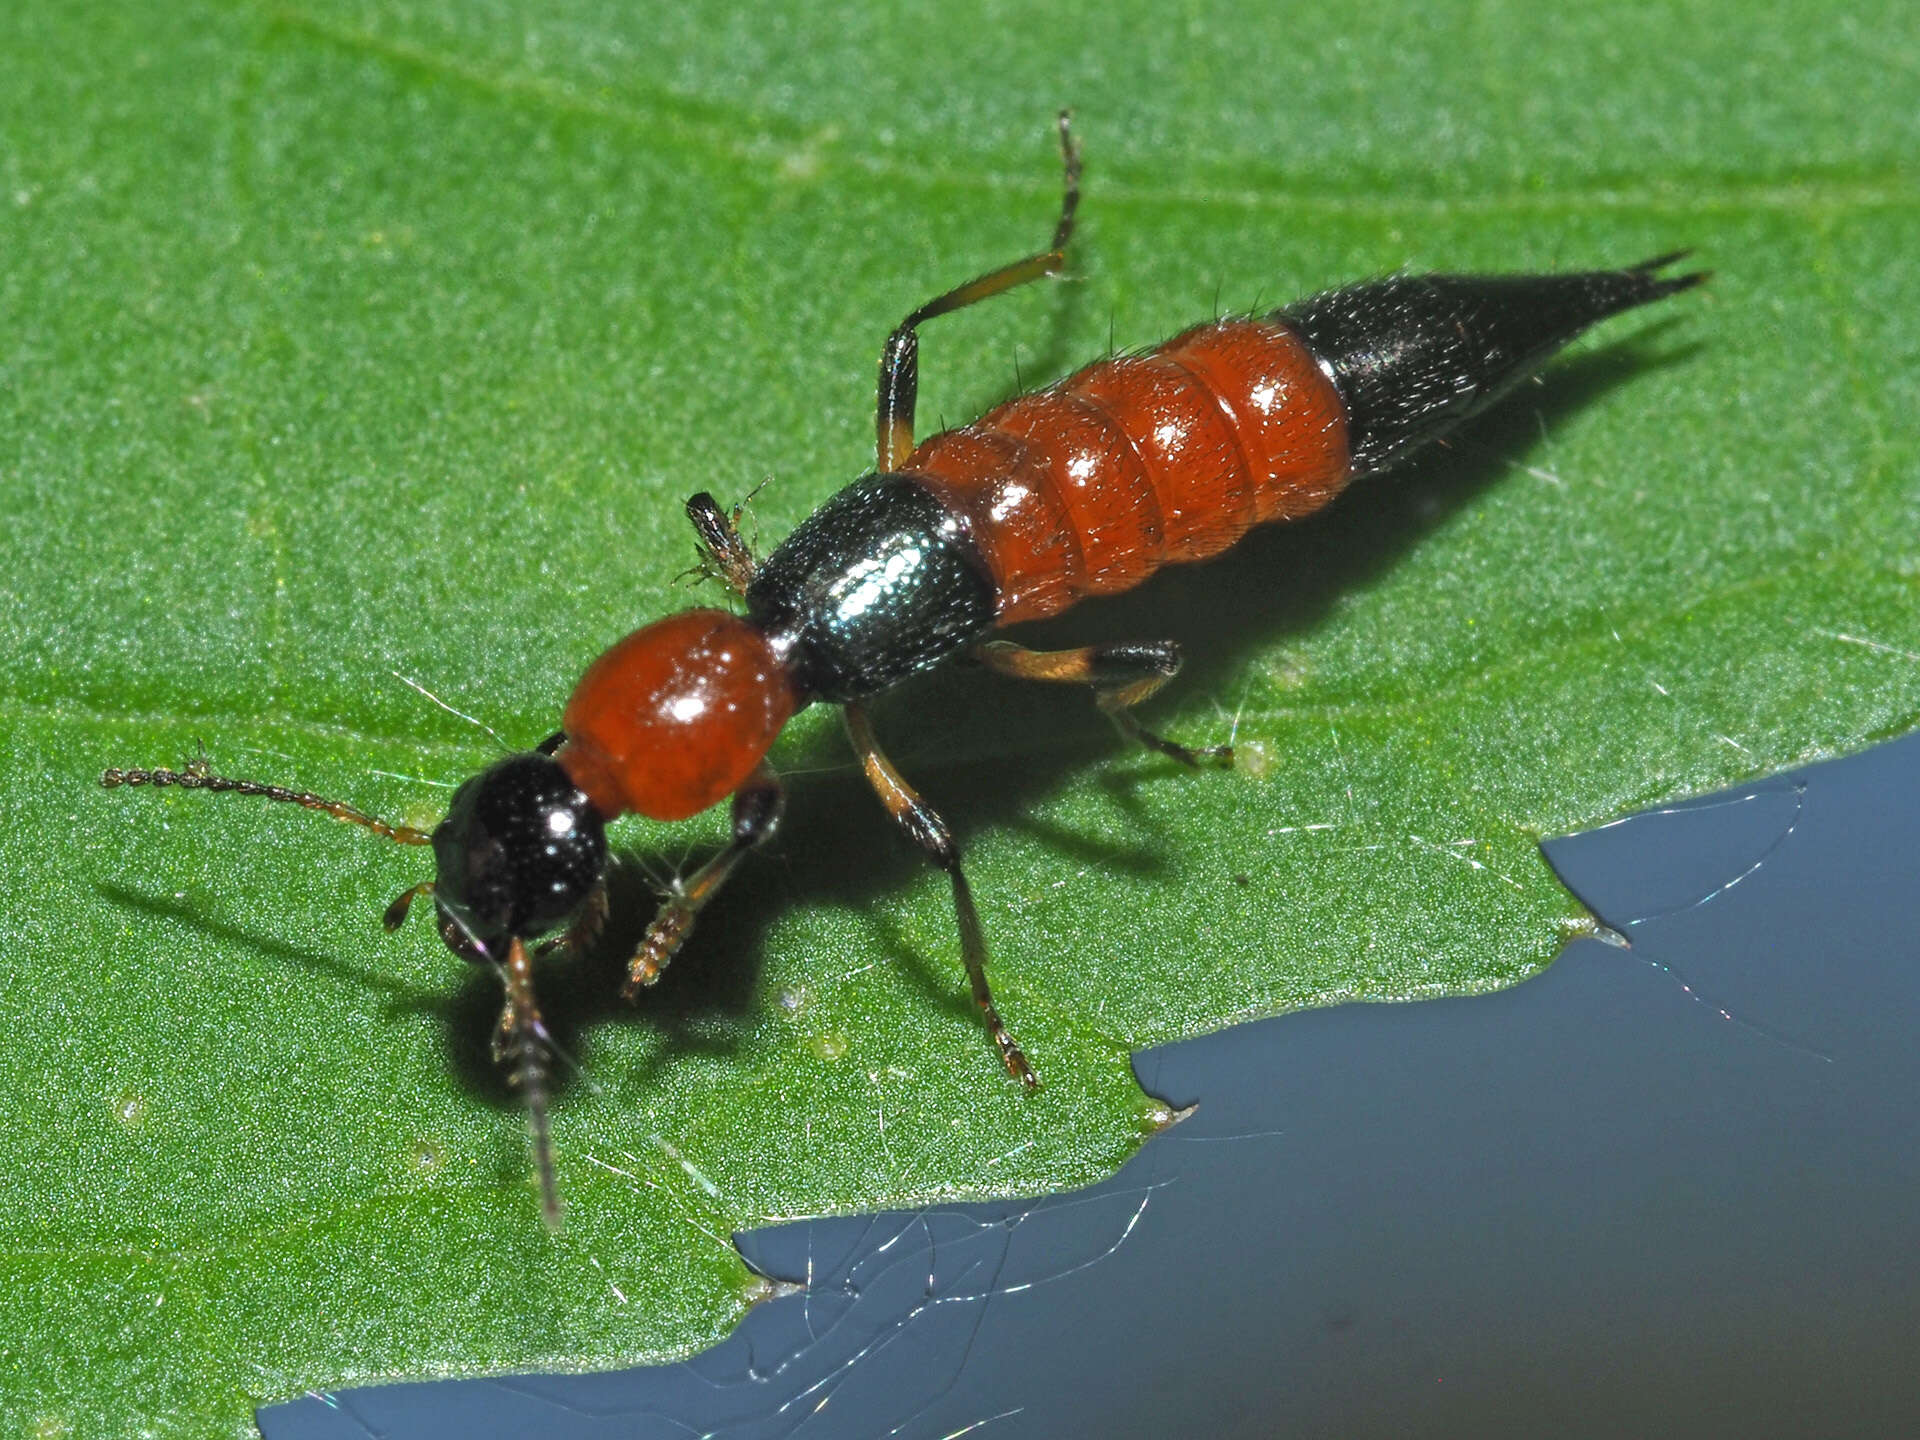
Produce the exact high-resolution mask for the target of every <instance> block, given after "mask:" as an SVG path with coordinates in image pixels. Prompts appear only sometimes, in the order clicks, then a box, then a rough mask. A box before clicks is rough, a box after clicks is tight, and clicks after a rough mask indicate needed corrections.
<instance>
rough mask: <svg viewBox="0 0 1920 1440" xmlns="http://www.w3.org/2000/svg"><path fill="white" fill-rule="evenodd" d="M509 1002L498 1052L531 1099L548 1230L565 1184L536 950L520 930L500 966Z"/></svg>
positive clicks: (553, 1226) (497, 1036)
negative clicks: (550, 1099)
mask: <svg viewBox="0 0 1920 1440" xmlns="http://www.w3.org/2000/svg"><path fill="white" fill-rule="evenodd" d="M500 978H501V980H502V981H503V982H504V984H505V985H506V991H507V997H506V1002H505V1003H504V1004H503V1005H502V1006H501V1007H500V1025H499V1028H498V1029H497V1030H496V1031H495V1032H494V1041H493V1046H494V1056H495V1058H496V1059H498V1060H499V1061H500V1062H501V1063H502V1064H503V1065H505V1064H511V1065H512V1066H513V1067H514V1068H513V1069H511V1070H509V1071H508V1072H507V1079H508V1080H509V1082H510V1083H512V1084H513V1085H514V1086H515V1087H516V1088H518V1089H519V1091H520V1094H521V1096H522V1098H524V1099H525V1101H526V1102H527V1124H528V1126H529V1127H530V1128H531V1129H532V1131H533V1163H534V1169H535V1170H536V1171H537V1172H538V1173H539V1176H540V1213H541V1215H542V1216H544V1217H545V1219H546V1222H547V1228H548V1229H549V1230H558V1229H559V1228H560V1187H559V1184H558V1182H557V1181H556V1180H555V1179H554V1174H553V1136H552V1132H551V1130H550V1129H549V1126H548V1123H547V1039H546V1029H545V1027H544V1026H543V1025H542V1024H541V1021H540V1003H539V1001H538V1000H537V999H535V997H534V993H533V956H532V955H531V954H530V953H529V952H528V950H527V947H526V945H525V943H524V942H522V941H521V939H520V937H519V936H518V935H516V936H514V937H513V942H512V944H510V945H509V946H508V947H507V959H506V963H505V964H504V965H502V966H501V967H500Z"/></svg>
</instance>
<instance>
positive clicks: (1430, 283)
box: [1274, 250, 1709, 475]
mask: <svg viewBox="0 0 1920 1440" xmlns="http://www.w3.org/2000/svg"><path fill="white" fill-rule="evenodd" d="M1688 253H1689V252H1688V251H1685V250H1676V251H1673V252H1671V253H1669V254H1666V255H1657V256H1655V257H1654V258H1653V259H1651V260H1643V261H1641V262H1640V263H1639V264H1638V265H1630V266H1627V267H1625V268H1624V269H1620V270H1587V271H1580V272H1576V273H1574V274H1569V275H1407V276H1395V277H1393V278H1391V279H1387V280H1374V281H1369V282H1367V283H1365V284H1362V285H1350V286H1347V287H1346V288H1344V289H1340V290H1330V291H1327V292H1326V293H1324V294H1321V295H1315V296H1313V297H1312V298H1311V299H1308V300H1303V301H1301V302H1300V303H1299V304H1297V305H1293V306H1290V307H1289V308H1287V309H1285V310H1282V311H1279V312H1277V313H1276V314H1275V316H1274V318H1275V319H1276V320H1278V321H1280V322H1281V323H1282V324H1284V325H1287V326H1290V327H1291V328H1292V329H1293V330H1294V331H1295V332H1296V333H1297V334H1299V335H1300V336H1301V338H1302V339H1304V340H1305V341H1306V342H1307V344H1308V345H1309V346H1310V347H1311V348H1312V349H1313V352H1314V354H1315V355H1316V356H1317V357H1318V358H1319V360H1320V362H1321V364H1322V365H1323V366H1324V367H1325V368H1326V370H1327V372H1328V374H1329V375H1330V376H1331V377H1332V379H1333V383H1334V385H1335V386H1336V387H1338V389H1339V391H1340V397H1341V399H1342V400H1343V401H1344V402H1345V404H1346V407H1347V429H1348V435H1349V439H1350V443H1351V445H1352V449H1353V473H1354V474H1355V475H1366V474H1371V473H1373V472H1375V471H1379V470H1384V469H1386V468H1387V467H1388V466H1390V465H1393V464H1395V463H1396V462H1398V461H1399V460H1401V459H1404V458H1405V457H1406V456H1407V455H1408V454H1410V453H1411V452H1412V451H1414V450H1416V449H1418V448H1419V447H1420V446H1421V445H1423V444H1425V443H1426V442H1427V441H1429V440H1436V439H1438V438H1439V437H1440V436H1442V435H1444V434H1446V433H1447V432H1449V431H1451V430H1453V429H1454V428H1455V427H1457V426H1459V425H1460V424H1462V423H1463V422H1465V421H1467V420H1469V419H1471V418H1472V417H1473V416H1475V415H1478V414H1479V413H1480V412H1481V411H1483V410H1485V409H1486V408H1487V407H1488V406H1490V405H1492V404H1494V403H1495V402H1496V401H1498V400H1499V399H1500V398H1501V397H1502V396H1504V395H1506V394H1507V393H1508V392H1509V391H1511V390H1512V389H1513V387H1514V386H1516V385H1518V384H1519V383H1520V382H1521V381H1522V380H1525V379H1526V378H1527V377H1528V376H1529V375H1531V374H1533V373H1534V371H1535V370H1537V369H1538V368H1539V367H1540V366H1541V365H1543V364H1545V363H1546V361H1547V360H1548V359H1550V358H1551V357H1552V356H1553V355H1554V354H1555V353H1556V352H1557V351H1558V350H1560V349H1561V348H1562V347H1563V346H1565V345H1566V344H1567V343H1568V342H1569V341H1570V340H1572V339H1574V337H1575V336H1577V335H1579V334H1580V333H1581V332H1582V331H1583V330H1585V329H1587V328H1588V327H1589V326H1591V325H1594V324H1597V323H1598V322H1600V321H1602V320H1605V319H1607V318H1608V317H1610V316H1613V315H1618V314H1620V313H1621V312H1622V311H1626V310H1632V309H1634V308H1635V307H1637V306H1640V305H1646V304H1650V303H1651V302H1653V301H1655V300H1663V299H1665V298H1666V297H1667V296H1669V295H1676V294H1678V293H1679V292H1680V291H1682V290H1690V289H1692V288H1693V287H1694V286H1696V285H1698V284H1700V283H1701V282H1703V281H1704V280H1706V279H1707V278H1708V273H1709V272H1707V271H1704V270H1695V271H1689V272H1687V273H1685V274H1681V275H1673V276H1666V277H1663V276H1661V275H1660V274H1659V272H1660V271H1661V270H1663V269H1665V268H1666V267H1668V266H1669V265H1672V264H1674V263H1675V262H1677V261H1679V260H1682V259H1684V258H1685V257H1686V256H1687V254H1688Z"/></svg>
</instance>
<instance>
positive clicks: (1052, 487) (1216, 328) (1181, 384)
mask: <svg viewBox="0 0 1920 1440" xmlns="http://www.w3.org/2000/svg"><path fill="white" fill-rule="evenodd" d="M1349 458H1350V456H1349V448H1348V438H1347V421H1346V411H1345V409H1344V408H1343V406H1342V405H1341V402H1340V397H1339V395H1338V394H1337V392H1336V391H1335V390H1334V387H1333V382H1332V381H1331V380H1329V379H1328V378H1327V376H1326V375H1325V374H1324V373H1323V372H1322V371H1321V369H1320V367H1319V365H1318V364H1317V363H1315V361H1314V359H1313V356H1312V355H1311V354H1309V353H1308V350H1307V347H1306V346H1305V345H1304V344H1303V343H1302V342H1301V341H1300V340H1299V338H1298V337H1296V336H1295V335H1294V334H1293V332H1292V331H1290V330H1288V329H1287V328H1286V327H1284V326H1282V325H1279V324H1276V323H1274V322H1273V321H1270V320H1247V319H1238V320H1216V321H1214V322H1213V323H1212V324H1210V325H1199V326H1195V327H1194V328H1193V329H1191V330H1188V331H1186V332H1185V333H1184V334H1181V335H1176V336H1175V337H1174V338H1173V339H1171V340H1169V341H1168V342H1167V343H1166V344H1164V345H1162V346H1160V347H1159V348H1158V349H1156V350H1153V351H1151V352H1150V353H1148V354H1145V355H1128V356H1121V357H1118V358H1116V359H1112V360H1102V361H1100V362H1098V363H1097V364H1093V365H1089V366H1088V367H1087V368H1086V369H1084V370H1081V371H1078V372H1077V373H1075V374H1073V375H1070V376H1068V377H1067V378H1066V379H1065V380H1062V381H1060V382H1059V383H1058V384H1057V385H1053V386H1050V387H1048V388H1047V389H1045V390H1039V391H1035V392H1034V393H1033V394H1030V395H1022V396H1019V397H1018V398H1016V399H1014V400H1010V401H1008V402H1007V403H1006V404H1005V405H1002V406H1000V407H999V408H998V409H996V410H993V411H990V412H989V413H987V414H986V415H984V416H982V417H981V418H980V419H978V420H976V421H975V422H974V423H973V424H971V425H967V426H963V427H962V428H960V429H958V430H947V431H943V432H942V433H941V434H938V435H935V436H932V437H931V438H930V439H928V440H927V441H926V442H925V443H924V444H922V445H921V446H920V447H919V448H918V449H916V450H915V451H914V452H913V454H912V455H910V456H908V457H907V462H906V464H905V465H904V466H902V467H901V468H902V471H903V473H905V474H907V475H909V476H911V477H912V478H913V479H915V480H916V481H918V482H919V483H920V484H921V485H922V486H923V487H924V488H926V489H927V490H929V491H930V492H932V493H933V494H934V495H935V496H936V497H938V498H939V500H940V501H941V503H942V504H944V505H945V506H947V507H948V508H949V509H950V510H952V511H954V512H955V513H956V514H958V515H960V516H962V517H963V518H964V519H965V521H966V522H967V525H968V527H969V530H970V531H971V534H972V538H973V542H974V544H975V545H976V546H977V547H978V548H979V551H980V554H981V558H982V559H983V560H984V561H985V562H986V565H987V568H988V570H989V571H990V572H991V573H992V575H993V580H994V583H995V585H996V587H997V590H998V602H997V609H996V618H997V620H998V622H999V623H1000V624H1003V625H1010V624H1012V623H1014V622H1015V621H1018V620H1038V619H1041V618H1043V617H1045V616H1048V615H1053V614H1057V613H1058V612H1059V611H1061V610H1064V609H1066V608H1067V606H1069V605H1071V604H1073V603H1074V602H1075V601H1076V600H1079V599H1081V598H1082V597H1083V596H1088V595H1111V594H1113V593H1115V592H1116V591H1120V590H1126V589H1129V588H1131V587H1132V586H1134V585H1137V584H1139V583H1140V582H1141V581H1142V580H1144V579H1146V578H1147V576H1149V575H1151V574H1152V573H1153V572H1154V571H1155V570H1157V569H1159V568H1160V567H1161V566H1162V565H1170V564H1175V563H1178V562H1180V561H1187V560H1204V559H1206V558H1207V557H1208V556H1210V555H1216V554H1218V553H1219V552H1220V551H1222V550H1224V549H1226V548H1227V547H1228V546H1229V545H1232V544H1233V543H1234V542H1235V541H1236V540H1238V539H1239V538H1240V537H1241V536H1242V535H1244V534H1246V532H1247V530H1248V529H1249V528H1250V527H1251V526H1254V525H1257V524H1259V523H1261V522H1262V521H1265V520H1281V519H1292V518H1294V517H1296V516H1300V515H1305V514H1308V513H1310V512H1312V511H1314V510H1318V509H1319V508H1320V507H1321V506H1322V505H1325V504H1326V503H1327V502H1328V501H1329V500H1331V499H1332V498H1333V497H1334V496H1335V495H1336V494H1338V493H1339V491H1340V488H1341V486H1342V485H1344V484H1345V483H1346V481H1347V477H1348V475H1349V473H1350V469H1351V467H1350V464H1349Z"/></svg>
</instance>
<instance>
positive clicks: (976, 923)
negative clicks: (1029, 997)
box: [841, 704, 1040, 1090]
mask: <svg viewBox="0 0 1920 1440" xmlns="http://www.w3.org/2000/svg"><path fill="white" fill-rule="evenodd" d="M841 714H842V716H843V717H844V718H845V719H846V722H847V735H848V737H849V738H850V739H852V741H853V749H854V753H855V754H856V755H858V756H859V758H860V768H861V769H862V770H864V771H865V772H866V775H867V783H868V784H870V785H872V786H873V790H874V793H875V794H876V795H878V796H879V797H880V803H881V804H882V805H884V806H886V807H887V813H888V814H889V815H891V816H892V817H893V819H894V823H895V824H897V825H898V826H899V827H900V828H901V829H902V830H904V831H905V832H906V834H907V838H908V839H910V840H911V841H913V843H914V844H916V845H918V846H919V847H920V848H921V849H922V850H923V851H925V852H926V856H927V858H928V859H929V860H931V861H932V862H933V863H934V864H935V865H938V866H939V867H940V868H941V869H942V870H944V871H946V872H947V878H948V879H949V880H951V881H952V882H953V910H954V916H955V919H956V920H957V921H958V923H959V926H960V959H961V961H962V962H963V963H964V964H965V965H966V967H967V979H968V980H969V981H970V982H971V983H972V985H973V1001H974V1004H976V1005H978V1006H979V1007H980V1013H981V1015H983V1016H984V1017H985V1018H986V1022H987V1029H988V1030H989V1031H990V1032H992V1035H993V1043H994V1044H996V1045H998V1046H999V1047H1000V1059H1001V1060H1002V1061H1003V1062H1004V1063H1005V1064H1006V1067H1007V1073H1008V1074H1009V1075H1011V1076H1013V1078H1014V1079H1016V1080H1018V1081H1019V1082H1020V1083H1021V1084H1022V1085H1024V1086H1026V1087H1027V1089H1029V1090H1031V1089H1033V1087H1034V1086H1035V1085H1037V1084H1039V1083H1040V1082H1039V1080H1038V1079H1037V1078H1036V1077H1035V1075H1034V1073H1033V1067H1032V1066H1031V1065H1029V1064H1028V1063H1027V1057H1026V1055H1025V1054H1024V1053H1023V1052H1022V1051H1021V1049H1020V1047H1019V1045H1017V1044H1016V1043H1014V1038H1013V1036H1012V1035H1011V1034H1009V1033H1008V1031H1007V1026H1006V1022H1005V1021H1003V1020H1002V1019H1001V1018H1000V1012H999V1010H998V1009H996V1008H995V1006H994V1003H993V991H992V990H991V989H989V988H988V986H987V936H986V932H985V931H984V930H983V929H982V928H981V926H980V914H979V912H978V911H977V910H976V909H974V905H973V891H972V889H971V888H970V887H969V886H968V885H967V877H966V875H965V874H964V873H962V871H961V869H960V850H959V847H957V846H956V845H955V844H954V843H953V832H952V831H951V830H950V829H948V828H947V822H946V821H944V820H942V819H941V818H940V815H939V813H938V812H937V811H935V810H934V808H933V807H932V806H931V805H929V804H927V802H926V801H924V800H922V799H921V798H920V796H919V795H918V794H917V793H916V792H915V791H914V788H913V787H912V786H911V785H909V784H907V782H906V781H905V780H904V779H902V778H901V776H900V772H899V771H898V770H896V769H894V768H893V762H892V761H891V760H889V759H887V757H886V755H885V754H883V753H882V752H881V749H880V744H879V742H878V741H877V740H875V739H874V735H873V725H872V723H871V722H870V721H869V720H868V719H867V712H866V708H865V707H864V706H862V705H859V704H848V705H845V706H842V707H841Z"/></svg>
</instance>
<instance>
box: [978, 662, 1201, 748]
mask: <svg viewBox="0 0 1920 1440" xmlns="http://www.w3.org/2000/svg"><path fill="white" fill-rule="evenodd" d="M973 653H974V655H975V656H976V657H977V658H978V659H979V661H980V663H981V664H983V665H985V666H986V667H987V668H988V669H989V670H997V671H999V672H1000V673H1001V674H1002V675H1011V676H1013V677H1015V678H1016V679H1020V680H1045V681H1051V682H1054V683H1058V684H1069V685H1088V686H1091V687H1092V689H1093V701H1094V704H1096V705H1098V706H1099V707H1100V711H1101V713H1102V714H1104V715H1105V716H1106V717H1107V718H1108V719H1109V720H1111V721H1113V723H1114V725H1115V727H1116V728H1118V730H1119V731H1120V733H1121V734H1122V735H1125V736H1126V737H1127V738H1128V739H1130V740H1137V741H1138V742H1139V743H1140V744H1142V745H1144V746H1146V747H1147V749H1149V750H1153V751H1157V752H1158V753H1160V754H1162V755H1168V756H1171V757H1172V758H1173V759H1175V760H1178V761H1179V762H1180V763H1181V764H1183V765H1190V766H1192V767H1194V768H1195V769H1199V768H1200V767H1201V766H1203V765H1211V766H1217V767H1219V768H1221V769H1228V768H1230V767H1231V766H1232V765H1233V746H1231V745H1208V746H1204V747H1200V748H1195V747H1193V746H1189V745H1182V744H1180V743H1179V742H1178V741H1175V740H1169V739H1167V738H1166V737H1165V736H1164V735H1157V734H1155V733H1154V732H1153V731H1151V730H1149V729H1147V727H1146V726H1144V725H1142V724H1141V723H1140V722H1139V720H1138V719H1136V718H1135V717H1134V714H1133V707H1134V706H1135V705H1138V704H1139V703H1140V702H1141V701H1142V700H1145V699H1147V698H1148V697H1149V696H1150V695H1152V694H1154V693H1155V692H1156V691H1158V690H1159V689H1160V687H1161V686H1162V685H1165V684H1166V683H1167V682H1168V681H1169V680H1171V679H1172V678H1173V677H1174V676H1175V675H1177V674H1179V673H1180V647H1179V646H1178V645H1177V644H1175V643H1174V642H1173V641H1171V640H1148V641H1140V642H1135V643H1133V644H1123V645H1082V646H1080V647H1078V648H1077V649H1073V650H1029V649H1028V648H1027V647H1026V646H1024V645H1016V644H1014V643H1013V642H1012V641H1011V640H988V641H985V642H983V643H982V644H979V645H976V646H974V649H973Z"/></svg>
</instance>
